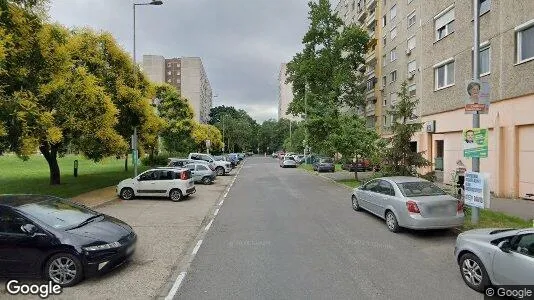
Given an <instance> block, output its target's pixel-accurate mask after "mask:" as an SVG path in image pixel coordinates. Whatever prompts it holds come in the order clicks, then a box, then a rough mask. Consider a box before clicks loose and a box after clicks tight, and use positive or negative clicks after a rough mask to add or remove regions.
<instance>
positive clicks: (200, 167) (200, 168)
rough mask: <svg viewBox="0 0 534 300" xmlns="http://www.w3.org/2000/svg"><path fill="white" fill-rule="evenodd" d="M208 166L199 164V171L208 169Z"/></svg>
mask: <svg viewBox="0 0 534 300" xmlns="http://www.w3.org/2000/svg"><path fill="white" fill-rule="evenodd" d="M207 170H208V168H206V167H205V166H203V165H197V171H207Z"/></svg>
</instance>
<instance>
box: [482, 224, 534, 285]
mask: <svg viewBox="0 0 534 300" xmlns="http://www.w3.org/2000/svg"><path fill="white" fill-rule="evenodd" d="M492 269H493V277H494V278H495V280H494V281H495V282H494V284H499V285H531V284H532V283H533V278H534V233H528V234H519V235H518V236H517V237H516V238H514V239H513V240H512V245H511V250H510V252H508V253H507V252H504V251H501V250H500V249H497V250H496V252H495V256H494V257H493V268H492Z"/></svg>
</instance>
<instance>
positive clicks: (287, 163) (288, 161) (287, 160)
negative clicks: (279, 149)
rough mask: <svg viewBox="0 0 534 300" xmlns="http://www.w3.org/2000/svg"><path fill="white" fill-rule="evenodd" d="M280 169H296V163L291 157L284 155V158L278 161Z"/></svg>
mask: <svg viewBox="0 0 534 300" xmlns="http://www.w3.org/2000/svg"><path fill="white" fill-rule="evenodd" d="M280 167H281V168H286V167H289V168H296V167H297V162H296V161H295V158H293V156H292V155H286V156H284V158H282V159H281V160H280Z"/></svg>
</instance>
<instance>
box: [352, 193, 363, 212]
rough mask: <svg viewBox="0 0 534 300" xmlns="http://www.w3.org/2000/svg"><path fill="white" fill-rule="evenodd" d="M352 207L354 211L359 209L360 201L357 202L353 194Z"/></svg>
mask: <svg viewBox="0 0 534 300" xmlns="http://www.w3.org/2000/svg"><path fill="white" fill-rule="evenodd" d="M352 209H354V210H355V211H359V210H361V207H360V203H358V198H356V196H354V195H352Z"/></svg>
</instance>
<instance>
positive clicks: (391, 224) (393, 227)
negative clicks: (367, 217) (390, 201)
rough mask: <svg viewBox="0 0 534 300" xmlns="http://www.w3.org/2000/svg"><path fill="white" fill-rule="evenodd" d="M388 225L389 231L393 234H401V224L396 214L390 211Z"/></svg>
mask: <svg viewBox="0 0 534 300" xmlns="http://www.w3.org/2000/svg"><path fill="white" fill-rule="evenodd" d="M386 225H387V226H388V229H389V231H391V232H399V230H400V227H399V222H397V217H395V214H394V213H393V212H392V211H391V210H388V211H387V212H386Z"/></svg>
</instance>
